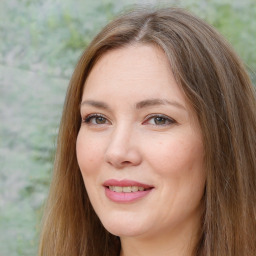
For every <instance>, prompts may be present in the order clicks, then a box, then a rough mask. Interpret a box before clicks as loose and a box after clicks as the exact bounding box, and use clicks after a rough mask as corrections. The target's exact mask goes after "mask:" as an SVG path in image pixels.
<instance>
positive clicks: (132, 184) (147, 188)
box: [103, 179, 154, 203]
mask: <svg viewBox="0 0 256 256" xmlns="http://www.w3.org/2000/svg"><path fill="white" fill-rule="evenodd" d="M103 186H104V187H105V194H106V196H107V198H109V199H110V200H111V201H114V202H117V203H130V202H133V201H136V200H138V199H141V198H143V197H145V196H146V195H148V194H149V193H150V192H151V191H152V189H153V188H154V187H153V186H151V185H148V184H143V183H140V182H137V181H133V180H120V181H119V180H114V179H111V180H107V181H105V182H104V183H103Z"/></svg>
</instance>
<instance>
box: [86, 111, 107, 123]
mask: <svg viewBox="0 0 256 256" xmlns="http://www.w3.org/2000/svg"><path fill="white" fill-rule="evenodd" d="M82 121H83V122H84V123H86V124H91V125H103V124H108V123H110V122H109V121H108V119H107V118H106V117H104V116H103V115H101V114H91V115H88V116H87V117H86V118H85V119H83V120H82Z"/></svg>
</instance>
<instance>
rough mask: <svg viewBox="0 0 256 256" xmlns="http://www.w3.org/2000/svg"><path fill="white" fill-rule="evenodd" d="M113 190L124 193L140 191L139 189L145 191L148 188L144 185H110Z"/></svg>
mask: <svg viewBox="0 0 256 256" xmlns="http://www.w3.org/2000/svg"><path fill="white" fill-rule="evenodd" d="M108 188H109V189H110V190H111V191H114V192H119V193H120V192H124V193H132V192H138V191H144V190H147V189H146V188H143V187H138V186H128V187H119V186H109V187H108Z"/></svg>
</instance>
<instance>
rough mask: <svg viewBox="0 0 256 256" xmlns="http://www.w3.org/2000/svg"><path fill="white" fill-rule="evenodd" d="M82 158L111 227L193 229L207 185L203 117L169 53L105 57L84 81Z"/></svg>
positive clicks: (135, 233)
mask: <svg viewBox="0 0 256 256" xmlns="http://www.w3.org/2000/svg"><path fill="white" fill-rule="evenodd" d="M81 118H82V124H81V128H80V131H79V134H78V137H77V159H78V163H79V166H80V169H81V172H82V176H83V179H84V183H85V187H86V190H87V192H88V195H89V198H90V201H91V203H92V205H93V207H94V209H95V212H96V213H97V215H98V216H99V218H100V220H101V222H102V223H103V225H104V226H105V228H106V229H107V230H108V231H109V232H111V233H113V234H115V235H118V236H120V237H121V238H122V237H150V236H156V235H158V236H163V235H164V236H168V235H169V234H170V233H172V232H180V231H181V230H190V229H195V227H197V225H198V223H199V219H200V212H201V202H200V201H201V199H202V196H203V193H204V187H205V172H204V167H203V157H204V149H203V143H202V135H201V130H200V128H199V124H198V120H197V118H196V116H195V114H194V112H193V110H192V108H191V107H190V106H189V104H188V103H187V101H186V98H185V96H184V93H183V92H182V91H181V89H180V88H179V86H178V85H177V84H176V82H175V80H174V77H173V74H172V72H171V70H170V68H169V64H168V60H167V58H166V56H165V54H164V53H163V52H162V51H161V50H160V49H158V48H156V47H154V46H149V45H133V46H128V47H125V48H121V49H117V50H112V51H110V52H108V53H106V54H105V55H104V56H103V57H102V58H101V59H100V60H99V61H98V62H97V63H96V65H95V66H94V68H93V69H92V71H91V73H90V75H89V77H88V78H87V80H86V83H85V87H84V91H83V95H82V103H81Z"/></svg>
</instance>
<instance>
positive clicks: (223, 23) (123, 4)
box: [0, 0, 256, 256]
mask: <svg viewBox="0 0 256 256" xmlns="http://www.w3.org/2000/svg"><path fill="white" fill-rule="evenodd" d="M134 4H151V5H154V6H155V5H157V6H165V5H168V6H178V7H185V8H187V9H188V10H191V11H192V12H193V13H195V14H197V15H198V16H200V17H201V18H203V19H205V20H206V21H208V22H209V23H211V24H212V25H213V26H215V27H216V28H217V29H218V30H219V31H220V32H221V33H222V34H223V35H224V36H225V37H226V38H227V39H228V40H229V42H230V43H231V44H232V45H233V46H234V48H235V50H236V51H237V52H238V54H239V55H240V56H241V58H242V59H243V61H244V62H245V64H246V66H247V68H248V71H249V73H250V75H251V77H252V79H253V81H254V84H255V81H256V79H255V73H256V72H255V71H256V18H255V17H256V1H255V0H243V1H241V0H182V1H178V0H176V1H175V0H173V1H172V0H170V1H156V0H155V1H133V0H116V1H115V0H76V1H72V0H0V256H18V255H22V256H33V255H36V250H37V243H38V234H39V225H40V219H41V216H42V206H43V203H44V200H45V198H46V196H47V193H48V187H49V183H50V177H51V172H52V164H53V159H54V151H55V141H56V136H57V132H58V124H59V121H60V116H61V111H62V105H63V102H64V97H65V92H66V89H67V86H68V83H69V79H70V77H71V74H72V71H73V69H74V67H75V64H76V62H77V60H78V58H79V56H80V55H81V53H82V51H83V49H84V48H85V47H86V46H87V45H88V43H89V42H90V41H91V39H92V38H93V36H94V35H96V33H97V32H98V31H99V30H100V29H101V28H102V27H103V26H104V25H105V24H106V23H107V22H108V21H110V20H111V19H112V18H113V17H114V16H115V15H117V14H119V13H120V12H122V11H124V10H125V9H129V8H131V7H132V6H133V5H134Z"/></svg>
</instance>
